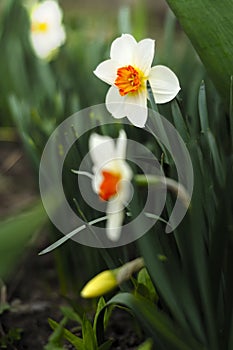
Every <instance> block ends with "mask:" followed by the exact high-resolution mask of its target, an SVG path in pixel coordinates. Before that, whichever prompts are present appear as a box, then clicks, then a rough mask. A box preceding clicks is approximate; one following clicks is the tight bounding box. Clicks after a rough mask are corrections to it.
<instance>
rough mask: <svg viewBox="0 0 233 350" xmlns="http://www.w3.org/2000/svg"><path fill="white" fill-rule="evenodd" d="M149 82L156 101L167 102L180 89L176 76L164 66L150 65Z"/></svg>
mask: <svg viewBox="0 0 233 350" xmlns="http://www.w3.org/2000/svg"><path fill="white" fill-rule="evenodd" d="M149 82H150V85H151V88H152V91H153V95H154V98H155V102H156V103H166V102H169V101H171V100H172V99H173V98H174V97H175V96H176V95H177V94H178V92H179V91H180V84H179V80H178V78H177V76H176V75H175V73H173V71H172V70H171V69H169V68H168V67H165V66H155V67H152V68H151V71H150V76H149Z"/></svg>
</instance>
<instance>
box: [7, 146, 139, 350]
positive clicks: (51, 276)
mask: <svg viewBox="0 0 233 350" xmlns="http://www.w3.org/2000/svg"><path fill="white" fill-rule="evenodd" d="M0 145H1V148H0V210H1V217H2V218H4V217H6V216H8V215H11V214H12V213H15V212H18V211H20V210H22V209H23V208H24V207H25V206H28V205H29V204H30V202H32V201H33V200H34V199H35V198H36V197H37V185H36V183H35V176H34V174H33V171H32V169H31V167H30V165H29V163H28V161H27V158H26V156H25V154H24V152H23V150H22V148H21V147H20V145H19V144H18V143H3V142H1V143H0ZM41 236H42V237H45V238H42V239H40V241H39V242H36V243H35V244H36V246H35V244H34V247H32V248H31V249H30V251H29V252H26V256H25V257H24V259H23V261H21V262H19V265H18V266H17V267H16V269H15V271H14V272H13V274H12V276H11V278H10V280H9V282H8V283H7V290H5V286H4V288H2V289H1V290H0V292H1V294H0V298H1V299H0V301H1V302H2V301H4V299H6V300H5V301H7V302H8V304H9V305H10V309H9V310H7V311H5V312H4V313H3V314H2V315H0V317H1V318H0V349H1V348H3V349H4V348H5V349H9V350H11V349H14V350H15V349H16V350H27V349H28V350H29V349H30V350H42V349H43V348H44V346H45V345H46V344H47V342H48V339H49V337H50V335H51V334H52V331H51V328H50V326H49V324H48V318H49V317H51V318H52V319H54V320H56V321H57V322H59V321H60V320H61V319H62V314H61V311H60V306H61V305H65V304H66V300H65V298H63V297H62V296H61V294H60V290H59V284H58V279H57V275H56V269H55V264H54V261H53V255H52V254H48V255H45V256H42V257H39V256H38V252H39V251H40V250H41V249H42V248H44V247H45V246H46V244H47V243H46V242H45V241H44V240H46V233H45V234H43V235H41ZM0 288H1V280H0ZM15 329H20V336H19V338H20V339H19V340H18V341H17V340H13V339H14V338H15V336H12V337H11V338H12V342H11V341H10V338H9V337H8V338H7V334H9V332H12V331H14V330H15ZM138 333H140V332H136V327H135V321H134V319H133V318H132V317H131V316H130V315H129V314H128V313H126V312H125V311H122V310H120V309H115V310H114V311H113V314H112V316H111V318H110V322H109V326H108V328H107V331H106V335H105V338H106V339H112V340H113V344H112V347H111V349H115V350H127V349H131V350H134V349H137V347H138V345H139V344H140V343H141V342H142V337H141V336H139V334H138ZM79 336H80V334H79ZM3 339H5V343H6V344H7V345H6V346H5V347H3V346H2V347H1V342H2V343H3ZM6 339H8V340H7V341H6ZM64 349H73V347H72V346H71V345H68V344H67V345H64ZM90 350H91V349H90Z"/></svg>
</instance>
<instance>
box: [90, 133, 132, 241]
mask: <svg viewBox="0 0 233 350" xmlns="http://www.w3.org/2000/svg"><path fill="white" fill-rule="evenodd" d="M126 147H127V137H126V134H125V132H124V131H123V130H121V131H120V134H119V137H118V139H117V141H116V143H114V140H113V139H112V138H111V137H108V136H101V135H98V134H92V135H91V137H90V140H89V149H90V156H91V158H92V161H93V163H94V165H93V174H94V176H93V178H92V187H93V190H94V191H95V192H96V193H97V194H98V196H99V198H100V199H101V200H104V201H107V209H106V214H107V224H106V234H107V236H108V238H109V239H111V240H112V241H117V240H118V239H119V237H120V234H121V226H122V223H123V220H124V207H125V206H126V205H127V203H128V201H129V199H130V180H131V179H132V175H133V174H132V170H131V169H130V167H129V165H128V164H127V163H126V161H125V157H126Z"/></svg>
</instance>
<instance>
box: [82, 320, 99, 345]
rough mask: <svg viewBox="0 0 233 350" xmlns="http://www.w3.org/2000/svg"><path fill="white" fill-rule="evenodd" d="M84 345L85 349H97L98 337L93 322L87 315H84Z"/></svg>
mask: <svg viewBox="0 0 233 350" xmlns="http://www.w3.org/2000/svg"><path fill="white" fill-rule="evenodd" d="M82 332H83V345H84V349H85V350H95V349H97V342H96V337H95V334H94V331H93V328H92V325H91V322H90V321H89V320H88V319H87V317H86V315H85V314H84V316H83V327H82Z"/></svg>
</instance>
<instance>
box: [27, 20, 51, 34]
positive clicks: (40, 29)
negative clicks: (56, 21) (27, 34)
mask: <svg viewBox="0 0 233 350" xmlns="http://www.w3.org/2000/svg"><path fill="white" fill-rule="evenodd" d="M31 30H32V32H36V33H46V32H47V31H48V23H46V22H33V23H32V26H31Z"/></svg>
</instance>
